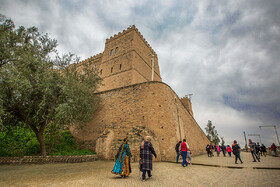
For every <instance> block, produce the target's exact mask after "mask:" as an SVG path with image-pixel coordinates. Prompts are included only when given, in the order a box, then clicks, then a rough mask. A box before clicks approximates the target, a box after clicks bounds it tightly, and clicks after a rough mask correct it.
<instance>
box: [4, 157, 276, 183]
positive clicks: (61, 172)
mask: <svg viewBox="0 0 280 187" xmlns="http://www.w3.org/2000/svg"><path fill="white" fill-rule="evenodd" d="M241 157H242V159H243V161H244V164H242V165H241V164H238V165H237V166H242V167H244V168H243V169H233V168H227V167H228V166H236V165H235V164H234V158H233V157H231V158H229V157H216V156H215V157H212V158H208V157H207V156H206V155H202V156H198V157H194V158H193V163H194V165H192V166H188V167H185V168H184V167H182V166H181V165H180V164H176V163H171V162H156V163H154V170H153V172H152V174H153V176H152V178H151V179H148V180H147V181H144V182H143V181H141V180H140V179H141V173H140V172H139V170H138V163H132V170H133V171H132V173H131V175H130V176H129V177H128V178H125V179H122V178H120V177H119V176H116V175H113V174H111V173H110V171H111V170H112V168H113V166H114V162H112V161H96V162H87V163H73V164H44V165H19V166H0V186H1V187H2V186H106V187H107V186H110V187H113V186H129V187H130V186H161V187H164V186H179V187H180V186H191V185H192V186H280V169H276V168H280V158H279V157H278V158H274V157H270V156H268V157H262V158H261V162H260V163H258V162H252V158H251V157H250V155H249V154H248V153H242V154H241ZM195 163H196V164H205V165H211V164H212V165H218V166H220V167H213V166H202V165H195ZM254 167H263V168H274V169H253V168H254Z"/></svg>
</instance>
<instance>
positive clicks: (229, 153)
mask: <svg viewBox="0 0 280 187" xmlns="http://www.w3.org/2000/svg"><path fill="white" fill-rule="evenodd" d="M227 152H228V156H229V157H231V152H232V150H231V148H230V146H229V145H228V146H227Z"/></svg>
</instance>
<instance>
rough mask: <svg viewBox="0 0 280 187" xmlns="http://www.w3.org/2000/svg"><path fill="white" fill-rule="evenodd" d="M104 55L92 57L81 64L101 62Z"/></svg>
mask: <svg viewBox="0 0 280 187" xmlns="http://www.w3.org/2000/svg"><path fill="white" fill-rule="evenodd" d="M102 56H103V53H99V54H97V55H94V56H91V57H89V58H87V59H85V60H83V61H81V62H80V63H95V62H96V61H98V62H99V61H101V60H102Z"/></svg>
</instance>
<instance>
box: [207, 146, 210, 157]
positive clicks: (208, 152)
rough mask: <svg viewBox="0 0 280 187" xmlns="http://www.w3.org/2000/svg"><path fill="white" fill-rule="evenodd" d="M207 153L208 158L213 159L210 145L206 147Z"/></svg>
mask: <svg viewBox="0 0 280 187" xmlns="http://www.w3.org/2000/svg"><path fill="white" fill-rule="evenodd" d="M206 151H207V155H208V157H211V149H210V145H209V144H207V146H206Z"/></svg>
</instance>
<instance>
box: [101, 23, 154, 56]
mask: <svg viewBox="0 0 280 187" xmlns="http://www.w3.org/2000/svg"><path fill="white" fill-rule="evenodd" d="M132 30H134V31H135V32H136V33H137V34H138V35H139V37H140V38H141V39H142V40H143V42H144V43H145V45H146V46H147V47H148V48H149V49H150V50H151V51H152V53H153V55H155V56H156V57H157V54H156V52H155V51H154V50H153V48H152V47H151V45H150V44H149V43H148V42H147V40H146V39H145V38H144V37H143V35H142V34H141V32H140V31H139V30H138V29H137V28H136V26H135V25H132V26H130V27H128V28H127V29H126V30H123V31H122V32H119V33H118V34H115V35H114V36H111V37H110V38H107V39H106V43H109V42H112V41H114V40H116V39H118V38H120V37H122V36H124V35H125V34H127V33H129V32H130V31H132Z"/></svg>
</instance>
